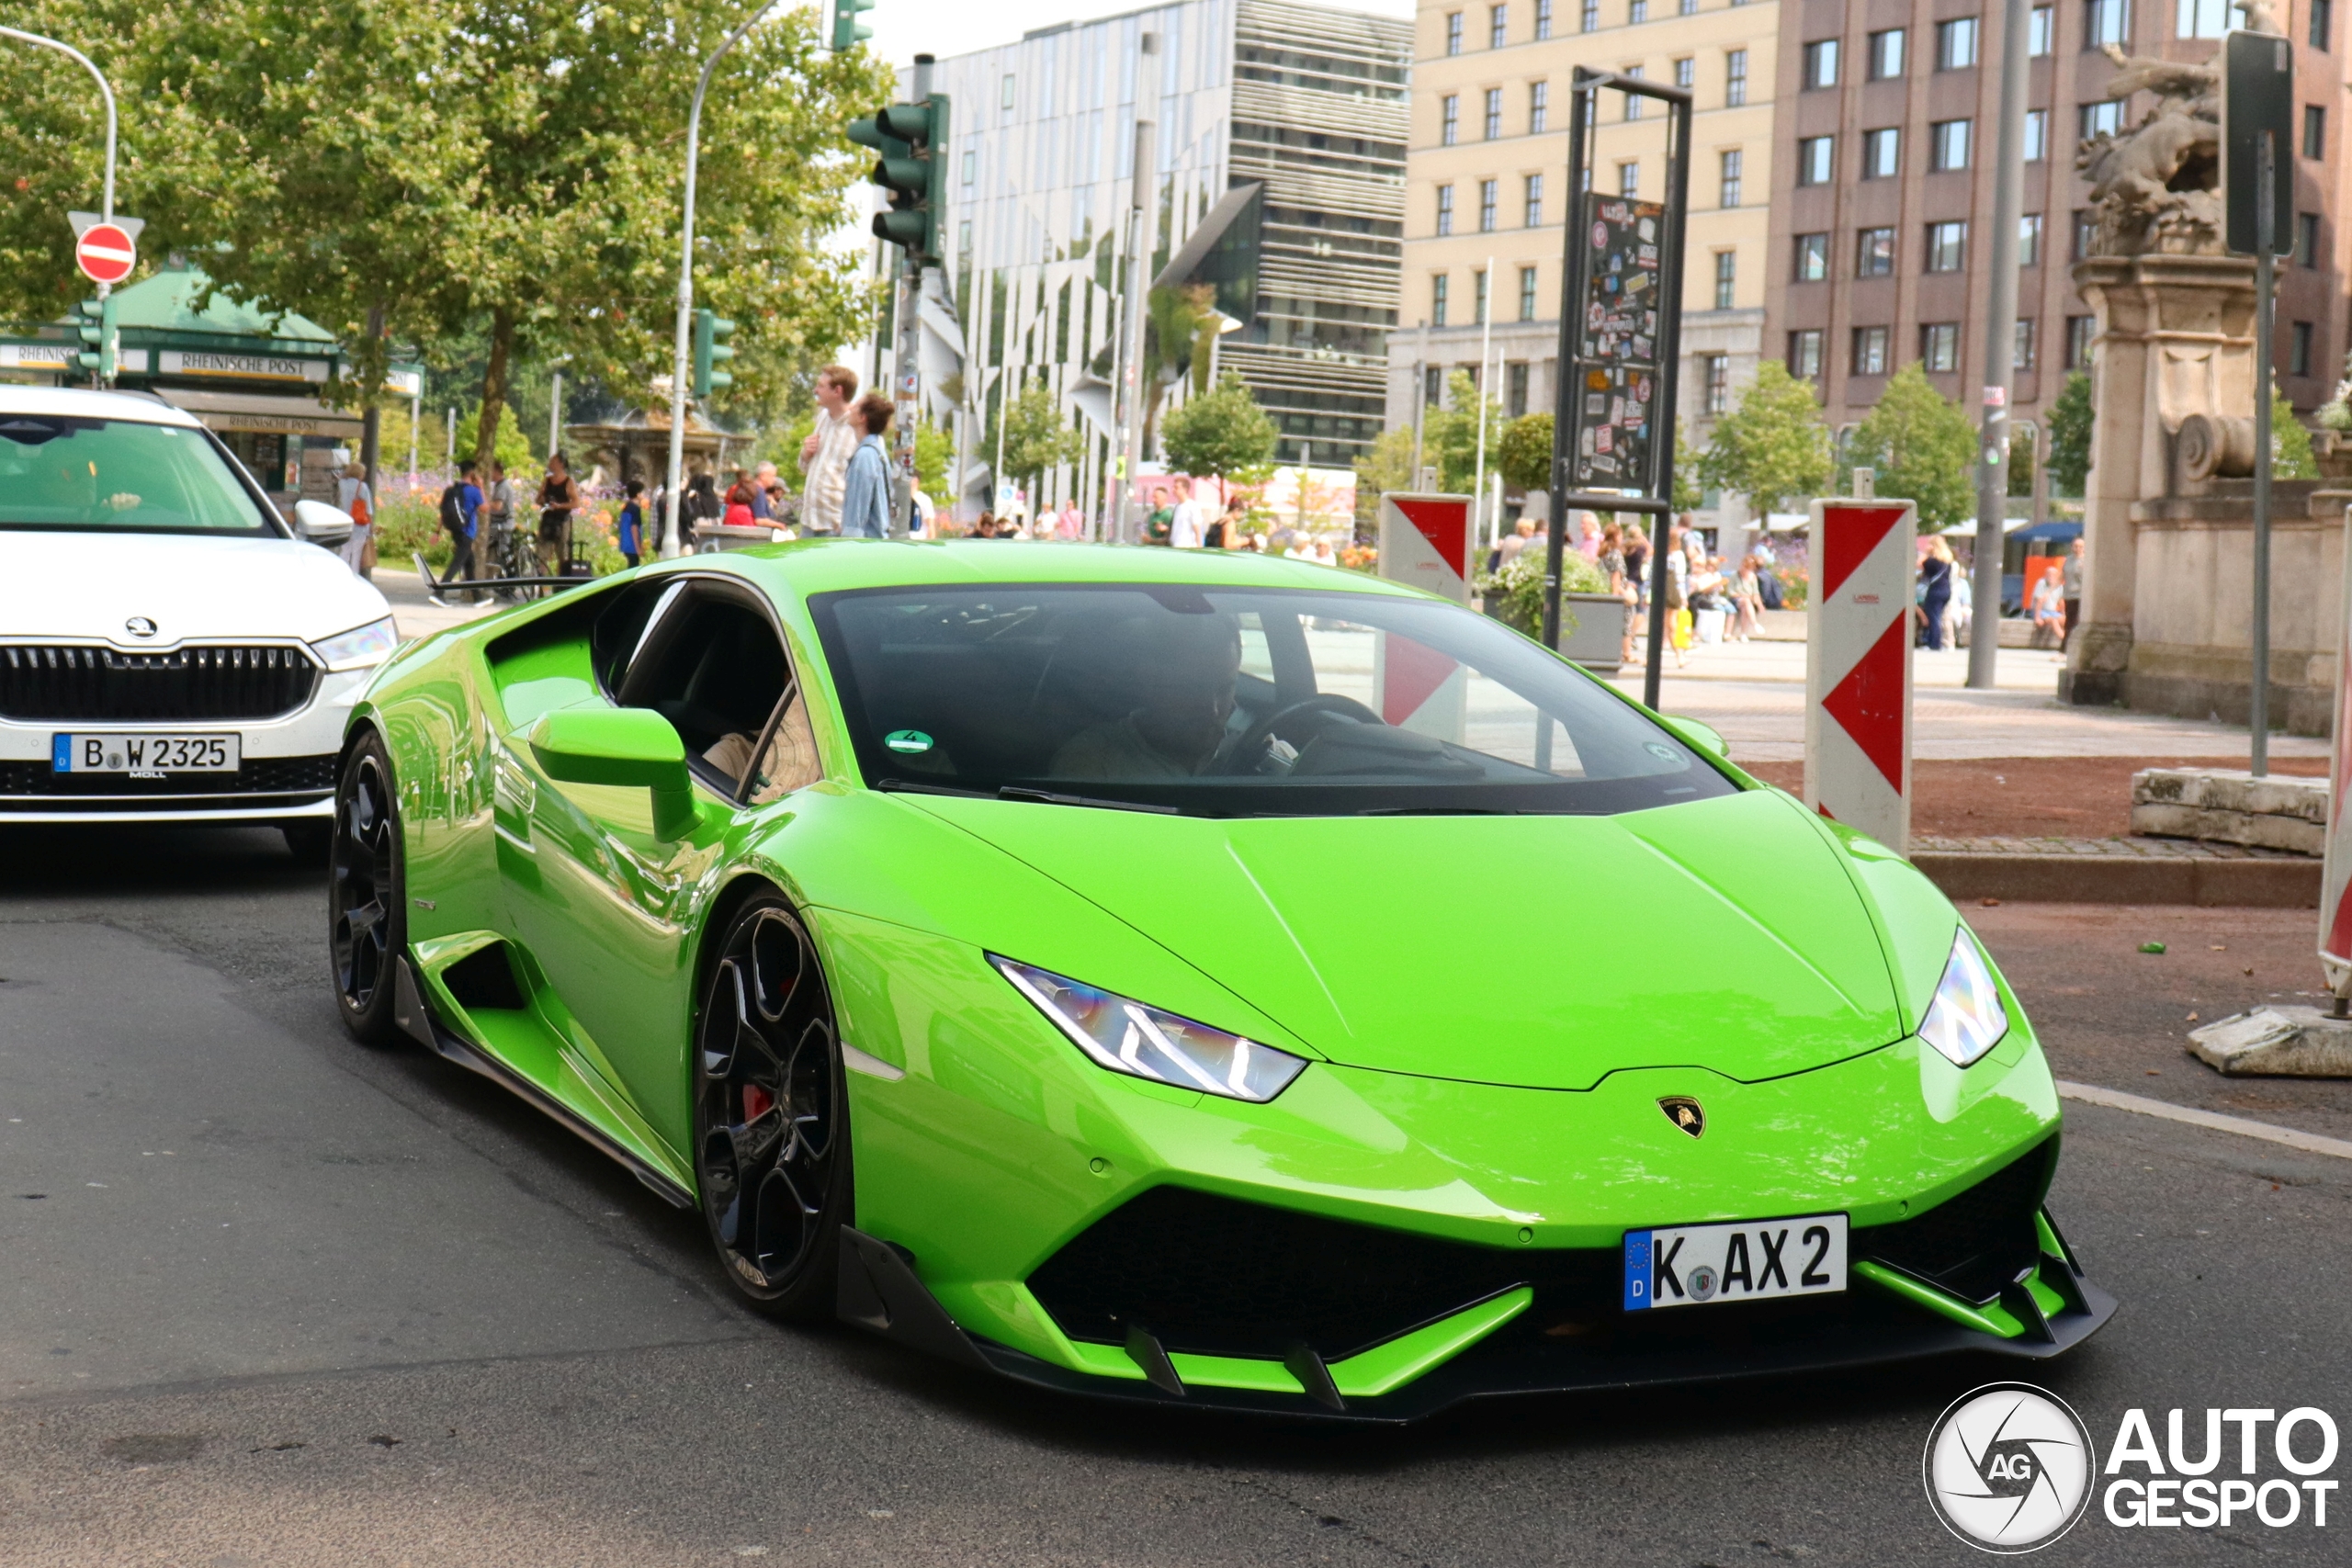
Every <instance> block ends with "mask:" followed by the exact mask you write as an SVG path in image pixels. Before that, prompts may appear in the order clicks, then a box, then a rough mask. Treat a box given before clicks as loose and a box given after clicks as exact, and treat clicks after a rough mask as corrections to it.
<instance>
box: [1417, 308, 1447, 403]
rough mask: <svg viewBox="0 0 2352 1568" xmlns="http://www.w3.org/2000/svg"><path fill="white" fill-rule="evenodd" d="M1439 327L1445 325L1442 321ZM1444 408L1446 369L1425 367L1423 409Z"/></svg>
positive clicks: (1422, 388)
mask: <svg viewBox="0 0 2352 1568" xmlns="http://www.w3.org/2000/svg"><path fill="white" fill-rule="evenodd" d="M1438 325H1439V326H1443V325H1445V323H1444V322H1443V321H1440V322H1439V323H1438ZM1444 406H1445V367H1444V366H1442V365H1425V366H1423V367H1421V407H1423V408H1425V409H1435V408H1443V407H1444Z"/></svg>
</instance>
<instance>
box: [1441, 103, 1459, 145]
mask: <svg viewBox="0 0 2352 1568" xmlns="http://www.w3.org/2000/svg"><path fill="white" fill-rule="evenodd" d="M1437 140H1438V145H1439V146H1441V147H1451V146H1453V144H1454V143H1455V142H1457V141H1461V140H1462V100H1461V98H1459V97H1458V96H1455V95H1453V94H1452V93H1448V94H1446V96H1444V97H1442V98H1441V99H1439V100H1438V110H1437Z"/></svg>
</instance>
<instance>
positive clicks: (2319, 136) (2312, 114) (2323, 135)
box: [2303, 104, 2327, 158]
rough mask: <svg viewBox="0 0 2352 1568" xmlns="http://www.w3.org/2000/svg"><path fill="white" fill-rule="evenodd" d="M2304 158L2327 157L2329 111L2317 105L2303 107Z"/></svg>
mask: <svg viewBox="0 0 2352 1568" xmlns="http://www.w3.org/2000/svg"><path fill="white" fill-rule="evenodd" d="M2303 156H2304V157H2306V158H2324V157H2326V156H2327V110H2325V109H2324V108H2323V107H2320V106H2319V105H2317V104H2305V105H2304V106H2303Z"/></svg>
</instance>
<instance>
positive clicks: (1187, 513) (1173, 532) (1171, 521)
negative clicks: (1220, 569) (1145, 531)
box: [1168, 479, 1208, 550]
mask: <svg viewBox="0 0 2352 1568" xmlns="http://www.w3.org/2000/svg"><path fill="white" fill-rule="evenodd" d="M1207 523H1208V520H1207V519H1206V518H1204V517H1203V516H1202V515H1201V504H1200V502H1196V501H1194V500H1193V481H1192V480H1190V479H1178V480H1177V481H1176V507H1175V510H1174V511H1172V512H1170V513H1169V515H1168V542H1169V543H1170V545H1172V546H1174V547H1176V548H1178V549H1180V550H1197V549H1199V548H1200V547H1201V546H1202V544H1203V543H1204V541H1205V539H1206V538H1207V536H1208V527H1207Z"/></svg>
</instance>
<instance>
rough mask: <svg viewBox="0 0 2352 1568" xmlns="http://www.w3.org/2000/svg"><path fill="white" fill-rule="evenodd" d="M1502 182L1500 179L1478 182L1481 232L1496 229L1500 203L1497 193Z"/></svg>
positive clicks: (1479, 230) (1484, 232)
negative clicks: (1497, 210)
mask: <svg viewBox="0 0 2352 1568" xmlns="http://www.w3.org/2000/svg"><path fill="white" fill-rule="evenodd" d="M1502 183H1503V182H1502V181H1500V180H1480V181H1479V182H1478V232H1480V233H1481V234H1491V233H1493V232H1494V231H1495V209H1496V208H1497V207H1498V206H1499V205H1500V203H1499V201H1498V198H1497V197H1496V194H1495V193H1496V191H1497V190H1498V188H1499V187H1500V186H1501V185H1502Z"/></svg>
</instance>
